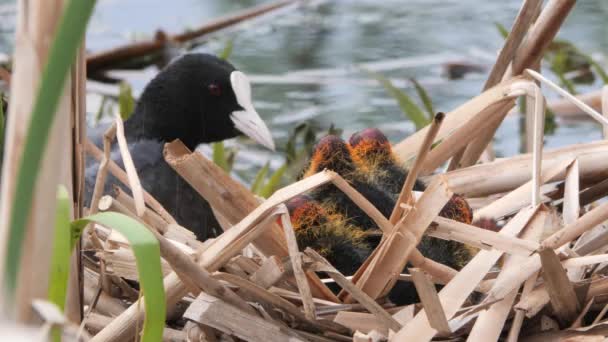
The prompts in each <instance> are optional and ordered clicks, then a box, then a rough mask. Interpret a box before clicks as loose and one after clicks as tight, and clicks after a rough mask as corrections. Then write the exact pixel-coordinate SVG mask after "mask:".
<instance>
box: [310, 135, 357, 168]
mask: <svg viewBox="0 0 608 342" xmlns="http://www.w3.org/2000/svg"><path fill="white" fill-rule="evenodd" d="M324 169H329V170H332V171H335V172H337V173H339V174H340V175H342V176H343V177H345V176H346V175H348V174H349V173H352V172H354V171H355V165H354V164H353V160H352V158H351V155H350V152H349V150H348V145H347V144H346V142H344V140H342V139H341V138H340V137H337V136H335V135H328V136H325V137H324V138H322V139H321V140H319V142H318V143H317V144H316V145H315V147H314V149H313V151H312V156H311V158H310V164H309V166H308V169H307V171H306V173H305V174H304V176H305V177H308V176H311V175H313V174H315V173H317V172H319V171H323V170H324Z"/></svg>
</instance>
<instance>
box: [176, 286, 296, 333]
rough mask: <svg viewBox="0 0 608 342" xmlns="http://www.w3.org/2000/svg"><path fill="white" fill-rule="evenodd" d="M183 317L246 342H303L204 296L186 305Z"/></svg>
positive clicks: (279, 328)
mask: <svg viewBox="0 0 608 342" xmlns="http://www.w3.org/2000/svg"><path fill="white" fill-rule="evenodd" d="M184 317H185V318H187V319H190V320H192V321H195V322H197V323H200V324H204V325H208V326H211V327H213V328H215V329H217V330H220V331H222V332H224V333H226V334H228V335H236V336H237V337H239V338H241V339H244V340H246V341H259V342H272V341H276V342H283V341H306V339H305V338H303V337H301V336H300V335H298V334H297V333H295V332H294V331H293V330H291V329H289V328H287V327H285V326H283V325H280V324H277V323H274V322H271V321H269V320H265V319H263V318H261V317H259V316H254V315H251V314H248V313H246V312H243V311H240V310H239V309H237V308H235V307H233V306H230V305H227V304H226V303H224V302H222V301H221V300H219V299H217V298H215V297H212V296H210V295H208V294H205V293H201V294H200V295H199V296H198V297H197V298H196V300H195V301H194V302H193V303H192V304H190V306H189V307H188V309H187V310H186V312H185V313H184Z"/></svg>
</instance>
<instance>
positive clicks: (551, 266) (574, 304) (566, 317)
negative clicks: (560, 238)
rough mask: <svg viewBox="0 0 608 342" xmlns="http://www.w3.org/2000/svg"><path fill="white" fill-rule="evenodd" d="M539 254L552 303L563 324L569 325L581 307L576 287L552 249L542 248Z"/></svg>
mask: <svg viewBox="0 0 608 342" xmlns="http://www.w3.org/2000/svg"><path fill="white" fill-rule="evenodd" d="M538 254H539V255H540V261H541V264H542V268H543V279H544V280H545V288H546V289H547V292H548V293H549V298H550V299H551V305H552V306H553V309H554V311H555V314H556V315H557V317H558V319H559V320H560V321H561V322H562V324H564V325H568V324H570V323H572V322H573V321H574V320H575V319H576V317H577V313H578V311H579V309H580V305H579V302H578V299H577V298H576V293H575V292H574V287H573V286H572V284H571V283H570V280H569V279H568V276H567V275H566V271H565V270H564V269H563V268H562V265H561V263H560V262H559V258H558V257H557V255H556V254H555V252H554V251H553V250H552V249H550V248H542V249H540V250H539V252H538Z"/></svg>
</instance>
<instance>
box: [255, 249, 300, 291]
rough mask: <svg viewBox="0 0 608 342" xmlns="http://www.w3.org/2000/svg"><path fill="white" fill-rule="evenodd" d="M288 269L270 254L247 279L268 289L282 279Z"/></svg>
mask: <svg viewBox="0 0 608 342" xmlns="http://www.w3.org/2000/svg"><path fill="white" fill-rule="evenodd" d="M289 265H291V264H289ZM288 271H289V269H288V268H287V267H285V266H284V264H283V262H282V261H281V259H279V258H278V257H277V256H274V255H272V256H270V257H269V258H267V259H266V260H264V262H262V265H261V266H260V268H259V269H258V270H257V271H256V272H255V273H253V274H252V275H251V277H250V278H249V280H251V281H252V282H253V283H255V284H257V285H259V286H260V287H262V288H265V289H268V288H270V287H271V286H273V285H274V284H276V283H277V282H279V281H280V280H281V279H283V278H284V277H285V276H286V275H287V273H288Z"/></svg>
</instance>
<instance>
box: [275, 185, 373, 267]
mask: <svg viewBox="0 0 608 342" xmlns="http://www.w3.org/2000/svg"><path fill="white" fill-rule="evenodd" d="M286 205H287V209H288V210H289V214H290V216H291V224H292V225H293V228H294V231H295V234H296V238H297V241H298V245H299V246H300V249H305V248H306V247H310V248H312V249H314V250H315V251H317V253H319V254H320V255H322V256H323V257H325V258H326V259H327V260H328V261H329V262H330V263H331V264H332V265H338V266H339V267H340V268H339V269H340V272H342V273H343V274H345V275H352V274H354V273H355V272H356V271H357V270H358V269H359V267H361V265H362V264H363V262H364V261H365V259H366V258H367V257H368V256H369V254H370V253H371V250H370V248H369V246H368V244H367V242H366V241H365V232H364V231H363V230H362V229H360V228H359V227H356V226H354V225H352V224H350V223H348V220H347V219H346V218H345V217H344V216H342V215H340V214H338V213H336V212H335V211H333V210H331V208H330V209H326V208H324V207H322V206H321V205H320V204H319V203H317V202H316V201H315V200H314V199H313V198H312V197H310V196H307V195H300V196H297V197H294V198H292V199H291V200H289V201H288V202H287V203H286Z"/></svg>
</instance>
